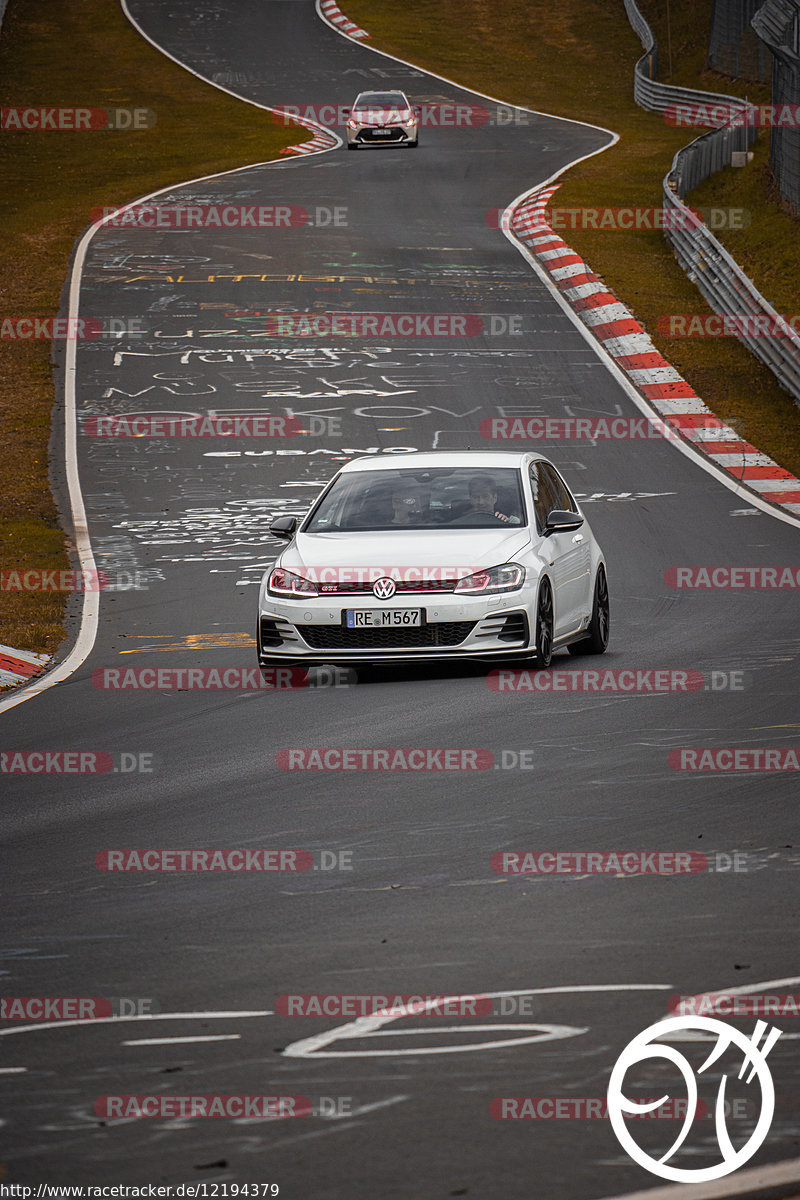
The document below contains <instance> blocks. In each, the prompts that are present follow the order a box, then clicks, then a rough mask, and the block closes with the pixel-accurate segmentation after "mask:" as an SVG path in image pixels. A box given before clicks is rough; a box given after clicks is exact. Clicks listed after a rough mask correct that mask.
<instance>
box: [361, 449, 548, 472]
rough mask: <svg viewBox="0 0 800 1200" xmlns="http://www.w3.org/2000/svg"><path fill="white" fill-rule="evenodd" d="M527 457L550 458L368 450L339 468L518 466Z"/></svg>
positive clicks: (532, 455)
mask: <svg viewBox="0 0 800 1200" xmlns="http://www.w3.org/2000/svg"><path fill="white" fill-rule="evenodd" d="M531 459H544V461H545V462H549V461H550V460H549V459H547V458H545V456H544V455H543V454H537V453H536V452H535V451H531V450H428V451H415V452H413V453H407V454H406V453H404V454H392V455H387V454H368V455H364V456H363V457H361V458H354V459H353V460H352V461H351V462H349V463H345V465H344V466H343V467H342V472H347V473H348V474H349V473H350V472H352V471H375V470H378V471H400V470H402V469H403V468H405V469H406V470H407V469H408V468H409V467H415V468H426V467H427V468H432V467H522V466H523V465H524V464H525V463H527V462H530V461H531Z"/></svg>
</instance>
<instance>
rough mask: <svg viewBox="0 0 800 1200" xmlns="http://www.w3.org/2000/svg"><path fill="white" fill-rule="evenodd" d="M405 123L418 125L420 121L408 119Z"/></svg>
mask: <svg viewBox="0 0 800 1200" xmlns="http://www.w3.org/2000/svg"><path fill="white" fill-rule="evenodd" d="M405 123H406V125H418V124H419V121H418V119H417V118H416V117H407V118H406V122H405Z"/></svg>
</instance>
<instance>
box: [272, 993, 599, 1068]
mask: <svg viewBox="0 0 800 1200" xmlns="http://www.w3.org/2000/svg"><path fill="white" fill-rule="evenodd" d="M451 998H452V997H451ZM391 1019H392V1020H398V1019H399V1018H398V1017H393V1018H391ZM359 1020H362V1021H369V1020H371V1018H370V1017H360V1018H359ZM357 1024H358V1021H354V1022H353V1026H356V1025H357ZM497 1029H515V1030H516V1029H533V1030H536V1032H535V1033H533V1034H532V1035H531V1036H530V1037H511V1038H499V1039H498V1040H497V1041H492V1042H465V1043H462V1044H461V1045H460V1046H432V1047H431V1046H410V1047H407V1048H405V1049H403V1050H322V1051H315V1052H314V1053H313V1054H294V1053H292V1054H289V1052H290V1050H293V1048H296V1047H298V1046H302V1045H303V1042H302V1041H301V1042H293V1043H292V1046H287V1047H286V1049H285V1050H284V1051H283V1053H284V1054H287V1055H289V1056H290V1057H293V1058H294V1057H296V1058H392V1057H394V1058H416V1057H417V1056H418V1055H427V1054H465V1053H467V1052H468V1051H471V1050H501V1049H503V1048H504V1047H507V1046H525V1045H530V1044H533V1043H538V1042H554V1041H559V1040H560V1039H562V1038H571V1037H579V1036H580V1035H581V1034H584V1033H588V1032H589V1027H588V1026H580V1025H531V1024H523V1023H522V1022H520V1023H519V1024H514V1025H500V1024H498V1025H437V1026H436V1027H435V1028H433V1029H431V1028H428V1029H423V1028H421V1027H419V1026H418V1027H416V1028H413V1029H376V1030H373V1031H371V1032H368V1033H364V1032H363V1031H360V1030H357V1029H353V1030H352V1031H351V1032H349V1033H343V1032H342V1031H341V1030H340V1031H339V1032H338V1036H337V1038H336V1039H335V1040H337V1041H338V1040H339V1039H340V1038H355V1039H356V1040H360V1039H361V1038H370V1037H374V1038H379V1037H403V1036H409V1037H411V1036H415V1035H416V1034H418V1033H423V1034H425V1033H472V1031H473V1030H476V1031H478V1032H485V1031H486V1030H497ZM322 1036H324V1035H322ZM313 1040H314V1039H313V1038H306V1039H305V1041H306V1042H310V1041H313Z"/></svg>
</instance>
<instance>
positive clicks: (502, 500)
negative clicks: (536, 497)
mask: <svg viewBox="0 0 800 1200" xmlns="http://www.w3.org/2000/svg"><path fill="white" fill-rule="evenodd" d="M525 521H526V514H525V503H524V500H523V498H522V488H521V486H520V474H519V471H518V470H516V468H514V467H449V468H448V467H434V468H432V469H430V470H411V469H409V470H407V471H405V470H394V469H393V470H391V471H354V472H352V473H349V474H347V473H346V474H343V475H341V476H340V477H339V478H338V479H337V480H336V482H335V483H334V484H333V487H331V489H330V490H329V491H328V492H327V493H326V494H325V495H324V496H323V498H322V500H321V501H320V502H319V503H318V505H317V506H316V507H315V508H314V509H313V510H312V512H311V514H310V516H309V519H308V523H307V524H306V526H305V528H304V530H303V532H304V533H332V532H333V533H336V532H340V531H348V532H349V531H353V532H364V531H366V530H383V529H385V530H394V529H406V530H410V529H485V528H490V527H491V528H497V529H499V528H501V527H503V526H509V525H512V526H513V525H522V524H524V523H525Z"/></svg>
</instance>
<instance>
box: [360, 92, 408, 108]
mask: <svg viewBox="0 0 800 1200" xmlns="http://www.w3.org/2000/svg"><path fill="white" fill-rule="evenodd" d="M353 107H354V108H408V101H407V100H406V98H405V96H404V95H403V93H402V92H362V93H361V95H360V96H359V97H358V99H357V100H356V102H355V104H354V105H353Z"/></svg>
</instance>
